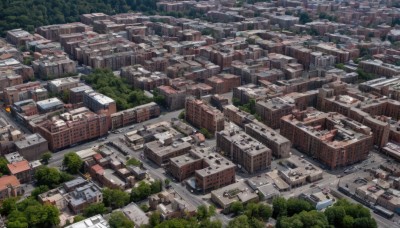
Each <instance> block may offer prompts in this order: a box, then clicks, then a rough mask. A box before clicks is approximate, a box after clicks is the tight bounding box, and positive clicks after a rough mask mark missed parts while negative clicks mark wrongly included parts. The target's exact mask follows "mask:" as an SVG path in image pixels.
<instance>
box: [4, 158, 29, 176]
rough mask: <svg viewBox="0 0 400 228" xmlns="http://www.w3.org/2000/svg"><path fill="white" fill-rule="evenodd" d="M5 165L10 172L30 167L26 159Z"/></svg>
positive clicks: (14, 172)
mask: <svg viewBox="0 0 400 228" xmlns="http://www.w3.org/2000/svg"><path fill="white" fill-rule="evenodd" d="M7 167H8V170H10V172H11V174H17V173H20V172H24V171H27V170H30V169H31V167H30V166H29V162H28V161H27V160H23V161H20V162H14V163H11V164H7Z"/></svg>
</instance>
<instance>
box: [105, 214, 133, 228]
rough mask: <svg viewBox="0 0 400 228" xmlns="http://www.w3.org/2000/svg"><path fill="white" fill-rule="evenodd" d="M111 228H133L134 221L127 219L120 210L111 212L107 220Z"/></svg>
mask: <svg viewBox="0 0 400 228" xmlns="http://www.w3.org/2000/svg"><path fill="white" fill-rule="evenodd" d="M108 223H109V224H110V227H111V228H133V227H135V223H133V222H132V221H131V220H129V219H128V218H127V217H126V216H125V215H124V213H122V212H121V211H115V212H113V213H111V215H110V220H109V221H108Z"/></svg>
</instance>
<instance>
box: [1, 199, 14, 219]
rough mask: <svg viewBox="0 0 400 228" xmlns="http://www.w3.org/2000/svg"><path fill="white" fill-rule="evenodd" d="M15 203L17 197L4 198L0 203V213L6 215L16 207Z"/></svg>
mask: <svg viewBox="0 0 400 228" xmlns="http://www.w3.org/2000/svg"><path fill="white" fill-rule="evenodd" d="M16 203H17V198H14V197H11V198H7V199H4V200H3V202H2V204H1V214H2V215H5V216H7V215H8V214H10V213H11V212H12V211H13V210H15V209H17V207H16Z"/></svg>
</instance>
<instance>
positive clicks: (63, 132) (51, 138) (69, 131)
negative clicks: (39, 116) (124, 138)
mask: <svg viewBox="0 0 400 228" xmlns="http://www.w3.org/2000/svg"><path fill="white" fill-rule="evenodd" d="M109 122H110V121H109V117H108V116H106V115H104V114H95V113H93V112H91V111H89V110H88V109H87V108H78V109H74V110H71V111H69V112H66V113H63V114H60V115H58V116H55V117H53V118H52V119H45V120H44V121H43V122H41V123H37V125H36V131H37V132H38V133H40V134H41V135H42V136H43V137H44V138H45V139H46V140H47V141H48V142H49V149H50V150H52V151H55V150H59V149H61V148H65V147H68V146H71V145H74V144H76V143H79V142H82V141H85V140H89V139H93V138H97V137H100V136H103V135H105V134H107V132H108V129H109V126H110V123H109Z"/></svg>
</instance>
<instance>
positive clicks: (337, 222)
mask: <svg viewBox="0 0 400 228" xmlns="http://www.w3.org/2000/svg"><path fill="white" fill-rule="evenodd" d="M324 214H325V216H326V218H327V219H328V222H329V224H331V225H334V226H336V227H341V226H343V225H344V224H343V222H344V217H345V216H346V211H345V210H344V208H343V207H342V206H335V207H328V208H327V209H326V210H325V211H324ZM351 218H352V217H351ZM352 223H353V221H352Z"/></svg>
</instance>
